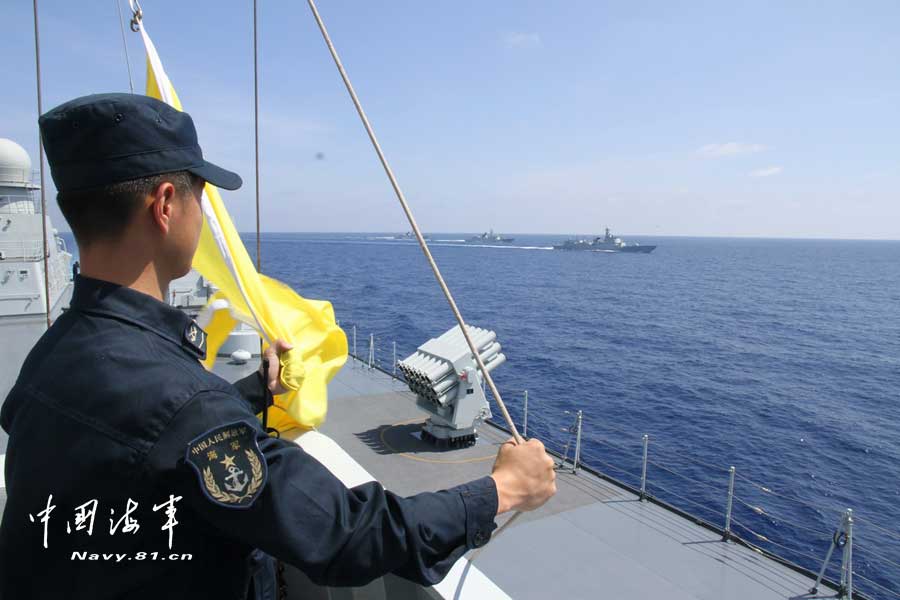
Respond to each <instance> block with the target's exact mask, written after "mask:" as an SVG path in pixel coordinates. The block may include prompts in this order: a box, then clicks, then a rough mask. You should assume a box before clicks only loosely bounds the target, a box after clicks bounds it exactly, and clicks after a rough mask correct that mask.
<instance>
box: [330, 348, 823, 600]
mask: <svg viewBox="0 0 900 600" xmlns="http://www.w3.org/2000/svg"><path fill="white" fill-rule="evenodd" d="M424 419H425V415H424V413H422V412H421V411H419V410H418V409H417V408H416V407H415V401H414V397H413V395H412V394H411V393H410V392H409V391H408V390H406V388H405V386H404V385H403V384H401V383H400V382H397V381H395V380H393V379H392V378H390V377H389V376H387V375H384V374H383V373H380V372H377V371H369V370H368V369H366V368H364V367H362V366H361V365H360V364H359V363H358V362H355V361H352V360H351V361H350V362H348V364H347V365H346V366H345V367H344V369H343V370H342V371H341V372H340V373H339V374H338V376H337V377H335V379H334V380H333V381H332V382H331V384H330V398H329V414H328V420H327V422H326V423H325V424H324V425H323V426H322V427H321V429H320V431H321V432H322V433H324V434H326V435H328V436H329V437H331V438H332V439H334V440H335V441H336V442H337V443H338V444H339V445H340V446H341V447H342V448H343V449H344V450H345V451H347V452H348V453H349V454H350V455H351V456H352V457H353V458H355V459H356V460H357V461H358V462H359V463H360V464H361V465H362V466H363V467H364V468H365V469H366V470H368V471H369V472H370V473H371V474H372V475H373V476H374V477H375V478H377V479H378V480H379V481H381V482H382V484H383V485H384V486H385V487H386V488H387V489H390V490H392V491H395V492H397V493H401V494H404V495H406V494H413V493H416V492H422V491H429V490H437V489H441V488H446V487H451V486H453V485H456V484H459V483H463V482H466V481H469V480H472V479H476V478H478V477H482V476H484V475H487V474H488V473H490V470H491V465H492V461H493V456H494V455H495V454H496V451H497V446H498V445H499V444H501V443H502V442H503V441H504V440H505V439H507V436H506V434H505V433H504V432H502V431H500V430H498V429H496V428H493V427H490V426H484V427H482V428H481V430H480V438H479V441H478V443H477V444H476V445H475V446H473V447H471V448H467V449H464V450H449V451H439V450H437V449H435V448H434V447H432V446H430V445H428V444H427V443H425V442H422V441H421V440H420V439H419V438H418V436H417V432H418V427H419V424H420V423H421V422H423V421H424ZM558 488H559V492H558V493H557V495H556V496H555V497H554V498H553V499H552V500H551V501H550V502H549V503H548V504H547V505H546V506H544V507H543V508H541V509H540V510H538V511H535V512H534V513H528V514H525V515H522V516H521V517H520V518H518V519H517V521H516V522H514V523H513V524H512V525H511V526H510V527H509V528H507V529H506V530H504V531H503V532H502V533H501V534H500V535H499V536H497V537H495V538H494V539H493V540H492V541H491V542H490V543H489V544H488V545H487V546H486V547H485V548H483V549H481V551H474V552H472V553H470V558H474V564H475V566H476V567H478V568H479V569H481V571H483V572H484V573H485V574H486V575H487V576H488V577H489V578H490V579H492V580H493V581H494V582H495V583H496V584H497V585H499V586H500V587H501V588H502V589H503V590H504V591H505V592H506V593H508V594H509V595H510V596H511V597H513V598H553V597H558V598H592V599H593V598H617V599H628V598H668V599H699V598H702V599H705V600H713V599H716V600H722V599H748V600H749V599H775V598H796V597H809V596H807V591H808V590H809V588H810V587H812V581H811V580H810V579H808V578H807V577H805V576H803V575H801V574H799V573H797V572H795V571H793V570H791V569H789V568H787V567H785V566H783V565H781V564H779V563H777V562H775V561H773V560H771V559H768V558H766V557H765V556H762V555H760V554H759V553H757V552H754V551H753V550H750V549H748V548H745V547H744V546H741V545H738V544H734V543H731V542H722V541H721V538H720V536H719V535H718V534H716V533H715V532H713V531H710V530H708V529H705V528H703V527H700V526H698V525H696V524H695V523H692V522H690V521H688V520H686V519H684V518H682V517H680V516H678V515H676V514H674V513H672V512H670V511H668V510H666V509H664V508H662V507H660V506H658V505H655V504H651V503H648V502H641V501H639V500H638V498H637V497H636V496H635V495H633V494H631V493H629V492H627V491H625V490H623V489H621V488H619V487H618V486H615V485H613V484H611V483H609V482H606V481H604V480H602V479H600V478H598V477H595V476H593V475H590V474H588V473H585V472H579V474H577V475H572V474H568V473H562V472H561V473H559V476H558ZM506 518H507V517H506V516H505V515H504V516H501V517H500V518H499V519H498V522H500V523H502V522H503V521H504V520H505V519H506ZM822 592H825V593H826V595H827V596H833V595H834V593H833V592H832V591H830V590H822Z"/></svg>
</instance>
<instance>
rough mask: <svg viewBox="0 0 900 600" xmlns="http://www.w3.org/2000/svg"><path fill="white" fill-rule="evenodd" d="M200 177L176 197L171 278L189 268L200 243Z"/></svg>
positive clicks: (202, 184)
mask: <svg viewBox="0 0 900 600" xmlns="http://www.w3.org/2000/svg"><path fill="white" fill-rule="evenodd" d="M205 184H206V182H205V181H203V180H202V179H200V178H196V179H195V180H194V184H193V185H192V186H191V190H190V191H189V192H187V193H185V194H182V195H181V197H180V198H179V199H178V208H179V210H178V212H179V215H178V219H177V230H176V231H173V233H174V236H173V242H174V243H173V246H174V248H173V249H174V250H175V252H174V253H173V262H175V263H176V264H173V265H172V266H173V270H174V271H175V272H174V273H173V278H178V277H181V276H183V275H186V274H187V272H188V271H190V270H191V262H192V261H193V259H194V253H195V252H196V251H197V245H198V244H199V243H200V232H201V230H202V229H203V211H202V210H201V208H200V201H201V198H202V197H203V186H204V185H205Z"/></svg>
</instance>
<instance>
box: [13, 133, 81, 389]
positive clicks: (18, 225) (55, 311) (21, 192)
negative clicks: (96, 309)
mask: <svg viewBox="0 0 900 600" xmlns="http://www.w3.org/2000/svg"><path fill="white" fill-rule="evenodd" d="M35 179H37V177H36V176H35V174H34V173H33V171H32V163H31V158H30V157H29V156H28V153H27V152H26V151H25V149H24V148H22V147H21V146H20V145H19V144H17V143H16V142H14V141H12V140H9V139H6V138H0V331H2V339H3V343H2V344H0V398H5V397H6V394H7V393H8V392H9V390H10V388H11V387H12V384H13V381H14V378H15V375H16V374H17V373H18V372H19V367H21V366H22V361H23V360H24V359H25V355H26V354H27V353H28V350H30V349H31V347H32V346H33V345H34V343H35V342H36V341H37V339H38V338H39V337H40V336H41V334H43V333H44V331H45V330H46V329H47V323H48V315H47V306H48V305H49V307H50V314H49V321H50V322H52V321H53V320H54V319H55V318H56V317H57V316H59V314H60V312H61V311H62V310H63V307H65V306H68V303H69V298H70V297H71V294H72V267H71V262H72V255H71V254H70V253H69V252H68V250H67V248H66V243H65V240H63V239H62V238H61V237H60V236H59V235H58V234H57V231H56V229H54V228H53V224H52V223H51V222H50V217H49V215H43V214H41V210H40V207H41V204H40V201H39V198H38V193H39V192H40V185H38V184H37V183H35ZM45 218H46V228H47V237H48V240H47V256H46V261H45V260H44V259H45V257H44V219H45ZM45 269H46V281H45ZM48 293H49V301H48V296H47V294H48Z"/></svg>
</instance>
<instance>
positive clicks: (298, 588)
mask: <svg viewBox="0 0 900 600" xmlns="http://www.w3.org/2000/svg"><path fill="white" fill-rule="evenodd" d="M0 151H2V152H4V154H2V155H0V219H2V221H0V250H2V251H3V255H2V258H0V311H2V314H0V336H2V339H3V344H2V352H3V353H4V354H3V362H2V363H0V390H2V394H3V396H2V397H3V398H5V395H6V392H7V391H8V389H9V388H10V387H11V385H12V383H13V382H14V380H15V378H16V376H17V374H18V371H19V368H20V366H21V364H22V361H23V360H24V357H25V355H26V354H27V352H28V351H29V350H30V348H31V346H32V345H33V344H34V342H35V341H36V340H37V338H38V337H39V336H40V335H41V333H42V332H43V331H44V330H45V328H46V326H47V314H46V309H45V308H44V307H45V306H46V305H47V302H46V299H45V296H44V294H45V293H46V292H45V290H46V289H49V292H50V303H49V304H50V306H51V313H50V317H51V318H50V320H51V321H52V319H53V318H55V317H56V316H57V315H58V314H59V311H60V310H61V309H62V308H63V307H64V306H66V304H67V303H68V294H70V293H71V269H70V268H69V266H68V263H69V262H70V260H71V255H69V254H68V253H67V252H66V251H65V247H64V245H63V244H62V243H61V241H62V240H60V239H59V238H58V237H57V236H55V235H53V234H52V233H51V237H50V244H49V246H50V252H49V255H48V256H47V257H46V259H45V258H44V257H43V253H42V252H41V251H40V247H41V244H42V240H41V215H40V214H39V212H38V210H37V209H38V207H39V204H38V203H37V202H36V201H35V199H34V197H33V196H32V193H33V191H34V190H35V189H36V187H37V186H35V185H33V184H31V180H30V162H26V160H25V159H27V155H25V156H24V158H23V154H24V151H21V148H19V147H18V146H13V145H11V143H10V142H8V141H6V140H0ZM11 157H12V158H11ZM10 164H13V165H14V167H10ZM48 231H49V232H52V231H53V230H52V227H50V225H49V223H48ZM45 269H46V272H47V273H48V274H49V275H50V278H49V284H47V282H45V279H44V273H45ZM212 290H213V287H212V286H211V285H210V284H209V283H208V282H206V281H205V280H204V279H203V278H201V277H200V276H199V275H197V274H196V273H191V274H189V275H188V276H186V277H184V278H182V279H179V280H177V281H175V282H173V283H172V285H171V286H170V289H169V292H170V293H169V301H170V303H171V304H173V305H174V306H177V307H179V308H181V309H182V310H184V311H186V312H187V313H189V314H191V315H192V316H196V315H197V314H198V312H199V311H200V310H201V309H202V307H203V306H205V305H206V303H207V300H208V298H209V296H210V294H211V292H212ZM470 332H471V333H475V334H476V337H477V339H478V348H479V353H480V354H481V355H482V357H483V359H484V361H485V365H486V368H488V369H489V370H490V369H493V368H495V367H497V366H499V365H502V364H503V362H504V361H505V360H506V356H505V355H504V354H503V353H502V352H501V347H500V343H499V342H498V341H497V334H496V333H495V332H491V331H488V330H484V329H476V328H472V330H471V331H470ZM348 333H349V332H348ZM352 333H353V337H354V339H355V333H356V331H355V328H354V330H353V332H352ZM436 333H437V332H436ZM459 337H460V336H459V335H458V331H457V332H454V331H453V330H451V331H450V332H447V333H446V334H444V335H441V336H438V337H437V338H435V339H433V340H428V341H425V340H423V342H424V343H423V344H422V346H420V348H419V349H418V350H417V352H416V353H414V354H413V355H411V356H409V357H407V358H405V359H402V360H392V361H390V363H389V364H388V366H387V367H386V368H383V369H380V368H378V367H377V363H376V360H375V356H374V344H373V345H372V346H371V347H370V351H369V354H368V359H366V360H365V361H364V360H361V359H360V358H358V357H351V359H350V360H349V361H348V363H347V364H346V365H345V367H344V368H343V369H342V370H341V372H340V373H339V374H338V375H337V377H335V378H334V380H333V381H331V383H330V385H329V399H330V409H329V415H328V420H327V421H326V423H325V424H324V426H323V427H322V428H321V429H319V430H318V431H311V432H308V433H305V434H302V435H300V434H298V433H297V432H284V434H283V436H284V437H286V438H289V439H292V440H293V441H295V442H296V443H297V444H299V445H300V446H301V447H303V448H304V449H305V450H306V451H307V452H308V453H309V454H311V455H312V456H314V457H315V458H316V459H317V460H319V461H320V462H322V463H323V464H324V465H325V466H326V467H327V468H328V469H330V470H331V471H332V472H333V473H334V474H335V475H336V476H337V477H338V478H339V479H340V480H341V481H343V482H344V484H345V485H347V486H348V487H352V486H355V485H359V484H361V483H364V482H367V481H371V480H376V481H379V482H381V484H383V485H384V487H386V488H388V489H391V490H393V491H395V492H397V493H400V494H404V495H409V494H415V493H417V492H421V491H427V490H437V489H442V488H447V487H451V486H453V485H456V484H460V483H463V482H466V481H469V480H472V479H476V478H478V477H481V476H483V475H485V474H488V473H490V470H491V465H492V462H493V460H494V457H495V455H496V452H497V448H498V446H499V445H500V444H502V443H503V442H504V441H505V440H507V439H509V433H508V432H507V431H505V430H504V429H503V428H502V427H499V426H497V425H495V424H493V423H492V422H490V421H489V420H486V419H488V418H489V415H490V408H489V406H488V403H487V399H486V398H485V396H484V392H483V391H482V389H481V376H480V374H479V373H478V372H477V370H473V369H472V367H471V364H472V357H471V356H470V355H468V354H467V353H466V352H465V351H463V352H460V350H459V348H460V346H459ZM354 347H355V343H354ZM515 359H516V357H510V360H515ZM258 364H259V341H258V337H257V335H256V333H255V331H253V330H252V329H249V328H243V327H241V328H238V329H236V330H235V331H234V332H233V333H232V335H231V338H230V339H229V341H228V343H227V344H225V345H224V346H223V347H222V348H221V350H220V358H219V360H218V361H217V367H216V371H217V372H218V373H219V374H220V375H221V376H222V377H224V378H226V379H228V380H232V381H233V380H236V379H238V378H240V377H242V376H245V375H246V374H248V373H250V372H252V371H253V370H255V369H257V368H258ZM579 424H580V416H579ZM524 431H525V432H526V433H527V426H526V427H525V428H524ZM579 431H580V429H579ZM440 440H444V441H445V442H447V443H443V444H440V443H435V442H436V441H440ZM6 446H7V437H6V434H5V433H4V432H2V431H0V474H2V473H3V463H4V459H5V452H6ZM579 446H580V437H579V438H578V439H577V441H576V444H575V453H574V456H572V457H571V458H570V457H568V452H566V454H565V455H557V454H554V458H555V460H556V462H557V464H558V487H559V492H558V494H557V495H556V496H555V497H554V498H553V499H552V500H551V501H550V502H548V503H547V504H546V505H545V506H544V507H543V508H541V509H540V510H537V511H535V512H532V513H526V514H523V515H521V518H518V519H516V520H515V521H514V522H512V523H511V524H510V525H509V526H508V527H506V526H505V524H506V523H507V522H508V520H509V519H510V517H509V515H503V516H501V517H499V519H498V522H499V524H500V529H499V530H498V531H495V532H494V537H493V539H492V540H491V541H490V543H489V544H488V545H487V546H485V547H483V548H481V549H480V550H475V551H472V552H469V553H468V554H467V555H466V556H465V557H463V558H461V559H460V560H459V561H458V562H457V564H456V565H455V566H454V567H453V569H452V570H451V571H450V573H449V575H448V576H447V577H446V578H445V579H444V580H443V581H442V582H441V583H439V584H438V585H435V586H433V587H422V586H418V585H415V584H413V583H411V582H409V581H407V580H404V579H401V578H399V577H396V576H393V575H388V576H385V577H382V578H380V579H378V580H376V581H373V582H371V583H370V584H368V585H366V586H363V587H358V588H344V589H337V588H324V587H320V586H317V585H315V584H313V583H312V582H310V580H309V579H308V578H307V577H306V576H305V575H304V574H303V573H302V572H300V571H298V570H296V569H294V568H292V567H290V566H288V567H287V568H286V569H285V571H284V574H283V577H284V583H285V585H286V594H287V595H286V597H287V598H290V599H297V600H299V599H301V598H302V599H306V600H308V599H323V600H324V599H355V600H387V599H391V600H407V599H410V600H412V599H416V600H418V599H422V600H424V599H436V598H441V599H446V600H450V599H453V600H460V599H471V600H485V599H488V600H490V599H505V598H523V599H529V598H535V599H537V598H573V599H575V598H583V599H596V598H616V599H645V598H668V599H670V600H699V599H703V600H711V599H721V598H730V599H734V600H742V599H746V600H785V599H787V598H800V597H833V596H836V595H837V594H838V589H841V590H843V591H844V592H849V589H848V587H849V586H852V580H851V581H849V582H848V581H847V577H848V573H852V569H849V570H848V569H842V570H841V571H840V573H841V575H842V578H843V581H842V582H841V584H837V583H834V582H832V581H828V580H826V581H824V582H822V583H821V584H819V585H818V586H817V585H816V583H815V574H813V573H811V572H808V571H806V570H804V569H803V568H801V567H798V566H796V565H793V564H791V563H790V562H789V561H787V560H785V559H782V558H779V557H777V556H774V555H772V554H770V553H768V552H765V551H763V550H761V549H759V548H756V547H754V546H753V545H752V544H750V543H749V542H746V541H744V540H743V539H741V538H740V537H738V536H737V535H736V534H735V533H734V532H733V531H731V530H730V529H729V526H728V521H726V522H725V526H724V528H722V527H720V526H718V525H713V524H710V523H708V522H705V521H703V520H702V519H699V518H697V517H694V516H692V515H690V514H689V513H688V512H686V511H685V510H683V509H679V508H675V507H673V506H670V505H668V504H666V503H665V502H663V501H661V500H658V499H657V498H655V497H654V496H653V494H651V493H650V492H649V491H648V490H646V489H637V488H633V487H631V486H629V485H626V484H624V483H621V482H620V481H617V480H616V479H614V478H613V477H611V476H610V475H609V474H607V473H604V472H600V471H597V470H594V469H591V468H588V467H587V466H585V465H583V464H582V463H581V461H580V458H579V456H580V454H579ZM645 457H646V454H645ZM645 464H646V463H645ZM645 476H646V471H645ZM642 487H643V486H642ZM729 497H730V496H729ZM5 503H6V495H5V487H4V483H3V478H2V477H0V515H2V510H3V508H4V506H5ZM729 513H730V509H729ZM841 547H842V548H844V558H843V559H842V560H843V562H840V561H837V560H835V561H832V567H833V568H835V569H837V568H840V565H847V564H849V563H848V560H847V555H846V548H847V546H846V544H845V545H843V546H841ZM832 550H834V548H832ZM840 554H841V551H840V550H838V551H837V552H836V553H835V556H838V555H840ZM830 556H831V553H829V557H830ZM826 562H827V560H826ZM832 572H834V571H832ZM850 577H852V575H850ZM848 584H849V585H848ZM816 587H817V588H818V594H813V593H810V590H811V589H813V588H816ZM855 597H861V596H860V595H859V594H858V593H857V594H855Z"/></svg>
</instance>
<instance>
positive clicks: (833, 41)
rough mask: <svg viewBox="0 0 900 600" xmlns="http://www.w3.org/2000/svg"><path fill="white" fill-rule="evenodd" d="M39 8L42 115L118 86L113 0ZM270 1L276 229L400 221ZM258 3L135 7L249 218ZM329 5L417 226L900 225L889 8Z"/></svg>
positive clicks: (895, 42) (280, 7)
mask: <svg viewBox="0 0 900 600" xmlns="http://www.w3.org/2000/svg"><path fill="white" fill-rule="evenodd" d="M39 4H40V10H41V12H40V19H41V38H42V67H43V85H44V106H45V110H46V109H48V108H50V107H52V106H54V105H56V104H59V103H61V102H63V101H65V100H67V99H70V98H72V97H75V96H79V95H82V94H87V93H94V92H104V91H127V90H128V77H127V71H126V66H125V60H124V58H123V51H122V41H121V34H120V32H119V25H118V21H117V15H116V10H115V4H114V0H103V1H100V0H97V1H93V0H92V1H90V2H72V1H71V0H69V1H68V2H56V1H49V0H44V1H42V2H40V3H39ZM260 4H261V7H260V55H259V60H260V110H261V142H260V143H261V153H260V154H261V201H262V205H263V209H262V225H263V229H264V230H267V231H405V230H407V229H408V226H407V225H406V223H405V220H404V218H403V215H402V213H401V211H400V209H399V206H398V205H397V202H396V200H395V199H394V197H393V194H392V192H391V189H390V186H389V185H388V182H387V179H386V177H385V176H384V173H383V172H382V171H381V168H380V166H379V164H378V163H377V160H376V158H375V155H374V152H373V151H372V149H371V147H370V146H369V142H368V139H367V138H366V136H365V133H364V131H363V130H362V127H361V125H360V123H359V120H358V117H357V116H356V113H355V111H354V110H353V107H352V105H351V104H350V101H349V99H348V98H347V95H346V92H345V90H344V89H343V86H342V84H341V82H340V79H339V77H338V74H337V71H336V69H335V67H334V65H333V63H332V62H331V59H330V57H329V56H328V54H327V50H326V48H325V46H324V44H323V42H322V40H321V37H320V35H319V33H318V30H317V29H316V28H315V24H314V22H313V20H312V17H311V15H310V14H309V9H308V8H307V7H306V3H305V2H272V1H270V2H265V1H262V2H260ZM251 6H252V3H251V2H249V0H247V1H243V2H234V1H231V0H219V1H217V2H195V1H192V2H187V1H185V0H181V1H178V2H176V1H171V0H146V2H144V11H145V22H146V24H147V28H148V30H149V32H150V34H151V36H152V37H153V39H154V41H155V43H156V45H157V48H158V49H159V51H160V54H161V56H162V59H163V61H164V63H165V64H166V67H167V70H168V72H169V75H170V76H171V78H172V80H173V82H174V83H175V86H176V88H177V89H178V91H179V94H180V96H181V98H182V101H183V102H184V104H185V108H186V109H187V110H188V112H190V113H191V114H192V115H193V117H194V119H195V121H196V123H197V127H198V131H199V133H200V139H201V144H202V145H203V147H204V152H205V154H206V155H207V157H208V158H210V159H211V160H213V161H216V162H218V163H220V164H222V165H223V166H226V167H229V168H233V169H234V170H237V171H238V172H240V173H241V174H242V175H243V176H244V180H245V187H244V189H242V190H240V191H238V192H234V193H226V194H225V199H226V203H227V204H228V205H229V210H230V211H231V213H232V215H233V217H234V219H235V221H236V223H237V225H238V228H239V229H241V230H249V229H251V228H252V227H253V225H254V223H255V220H254V219H255V217H254V212H253V210H254V209H253V204H254V196H253V121H252V101H253V89H252V82H253V80H252V54H251V50H252V37H251ZM126 9H127V3H126V2H124V0H123V11H125V10H126ZM319 9H320V11H321V13H322V15H323V17H324V18H325V20H326V23H327V24H328V26H329V29H330V32H331V35H332V37H333V39H334V41H335V44H336V45H337V47H338V50H339V51H340V52H341V55H342V58H343V60H344V63H345V66H346V67H347V69H348V71H349V73H350V76H351V78H352V79H353V82H354V84H355V86H356V88H357V92H358V93H359V95H360V97H361V99H362V101H363V104H364V106H365V107H366V110H367V112H368V114H369V117H370V119H371V121H372V122H373V124H374V126H375V128H376V131H377V132H378V135H379V137H380V139H381V142H382V145H383V147H384V149H385V151H386V153H387V155H388V158H389V159H390V160H391V162H392V165H393V167H394V169H395V171H396V173H397V175H398V177H399V179H400V182H401V185H402V186H403V187H404V189H405V191H406V193H407V196H408V198H409V200H410V202H411V204H412V206H413V210H414V212H415V213H416V215H417V218H418V220H419V222H420V224H421V225H422V227H423V228H424V229H425V230H428V231H481V230H484V229H487V228H489V227H493V228H494V229H496V230H499V231H503V232H510V233H521V232H547V233H576V232H579V233H590V232H597V231H601V230H602V228H603V227H606V226H609V227H612V228H613V229H614V230H615V231H617V232H621V233H623V234H629V233H630V234H649V235H654V234H656V235H740V236H789V237H849V238H890V239H897V238H900V202H898V201H897V200H898V198H897V192H898V184H900V176H898V171H900V169H898V167H900V152H898V139H900V135H898V134H900V127H898V126H900V119H898V111H897V106H898V104H900V73H898V70H897V67H896V62H897V57H898V56H900V36H898V35H897V32H896V24H897V22H898V20H900V4H897V3H896V2H866V3H850V2H836V1H822V0H818V1H808V2H807V1H784V0H782V1H777V2H762V1H759V2H739V3H734V2H730V3H726V2H691V3H687V2H677V3H675V2H619V3H606V2H599V1H590V2H587V1H569V2H537V1H534V2H523V1H516V2H513V1H493V2H483V1H482V2H469V1H462V0H460V1H457V2H453V3H450V2H421V1H417V2H412V1H410V2H403V1H394V2H359V1H351V0H330V1H329V0H321V4H320V6H319ZM31 19H32V17H31V3H30V2H28V1H27V0H3V2H2V5H0V22H3V23H4V24H5V25H6V26H5V27H4V30H5V35H4V36H3V37H2V38H0V52H2V55H3V56H4V57H5V58H6V60H5V61H4V64H6V65H7V68H6V69H5V77H6V82H5V85H4V92H3V94H0V136H3V137H10V138H12V139H14V140H16V141H18V142H19V143H21V144H22V145H24V146H25V147H26V149H28V150H29V152H31V153H32V156H33V157H34V156H36V152H37V143H36V139H37V126H36V117H37V112H36V106H35V80H34V57H33V39H32V21H31ZM126 35H127V39H128V44H129V51H130V55H131V62H132V69H133V72H134V75H135V87H136V89H138V90H143V86H144V67H143V59H142V51H143V50H142V46H141V44H140V37H139V35H138V34H135V33H131V32H130V31H128V30H127V29H126ZM317 153H323V154H324V159H322V160H318V159H317V158H316V155H317ZM49 191H50V192H51V194H50V195H49V197H48V198H49V199H50V201H51V204H54V211H53V213H51V214H52V215H53V217H54V220H55V222H56V224H57V225H58V226H60V228H61V229H62V228H64V227H63V226H62V225H63V221H62V218H61V216H60V215H59V213H58V211H56V209H55V203H54V202H53V201H52V199H53V190H52V184H51V186H50V187H49Z"/></svg>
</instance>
